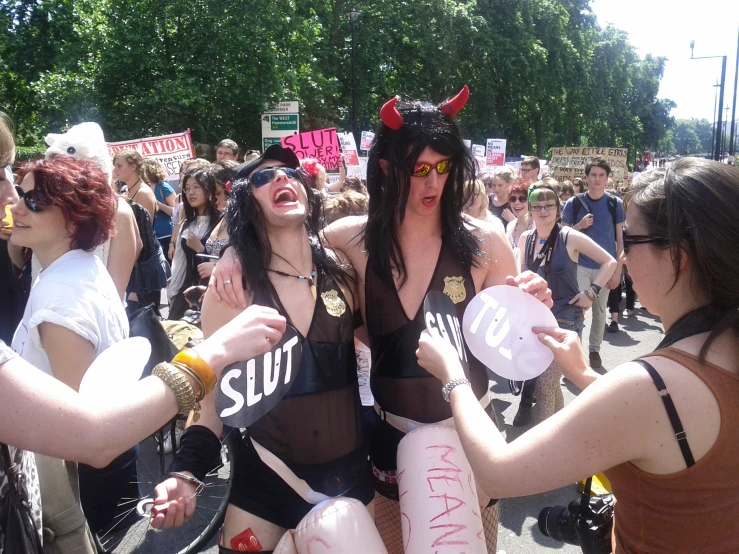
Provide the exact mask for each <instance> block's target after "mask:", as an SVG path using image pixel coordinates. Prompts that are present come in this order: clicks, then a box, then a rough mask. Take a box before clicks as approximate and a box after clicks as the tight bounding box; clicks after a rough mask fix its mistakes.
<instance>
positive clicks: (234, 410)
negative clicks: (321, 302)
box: [215, 325, 302, 428]
mask: <svg viewBox="0 0 739 554" xmlns="http://www.w3.org/2000/svg"><path fill="white" fill-rule="evenodd" d="M301 352H302V349H301V346H300V336H299V335H298V332H297V331H296V330H295V328H294V327H292V326H290V325H288V326H287V328H286V329H285V332H284V333H283V335H282V338H281V339H280V342H278V343H277V344H276V345H275V346H274V347H273V348H272V349H271V350H270V351H269V352H267V353H265V354H263V355H261V356H257V357H256V358H253V359H251V360H248V361H245V362H236V363H235V364H231V365H230V366H228V367H226V368H225V369H224V370H223V373H222V374H221V377H220V379H219V380H218V385H217V386H216V396H215V406H216V413H217V414H218V417H220V418H221V421H222V422H223V423H224V424H226V425H228V426H230V427H235V428H245V427H249V426H250V425H251V424H252V423H254V422H255V421H257V420H259V419H260V418H261V417H262V416H264V415H265V414H266V413H267V412H269V411H270V410H271V409H272V408H274V407H275V406H276V405H277V403H278V402H279V401H280V400H282V398H283V397H284V396H285V394H286V393H287V392H288V391H289V390H290V387H292V385H293V383H294V382H295V378H296V376H297V374H298V368H299V367H300V358H301Z"/></svg>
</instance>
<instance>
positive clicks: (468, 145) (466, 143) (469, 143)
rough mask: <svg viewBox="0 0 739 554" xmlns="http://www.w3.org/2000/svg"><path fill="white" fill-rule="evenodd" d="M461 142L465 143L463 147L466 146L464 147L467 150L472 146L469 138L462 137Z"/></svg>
mask: <svg viewBox="0 0 739 554" xmlns="http://www.w3.org/2000/svg"><path fill="white" fill-rule="evenodd" d="M462 142H464V145H465V147H466V148H467V149H468V150H469V149H470V148H472V141H471V140H467V139H464V140H463V141H462Z"/></svg>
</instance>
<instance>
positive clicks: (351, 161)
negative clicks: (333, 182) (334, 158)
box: [339, 133, 359, 167]
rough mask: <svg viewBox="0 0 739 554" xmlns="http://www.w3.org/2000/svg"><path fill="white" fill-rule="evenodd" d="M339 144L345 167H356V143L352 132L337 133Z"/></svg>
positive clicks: (357, 161)
mask: <svg viewBox="0 0 739 554" xmlns="http://www.w3.org/2000/svg"><path fill="white" fill-rule="evenodd" d="M339 144H340V145H341V151H342V152H343V154H344V161H345V162H346V166H347V167H358V166H359V159H358V156H357V143H356V142H355V141H354V134H353V133H339Z"/></svg>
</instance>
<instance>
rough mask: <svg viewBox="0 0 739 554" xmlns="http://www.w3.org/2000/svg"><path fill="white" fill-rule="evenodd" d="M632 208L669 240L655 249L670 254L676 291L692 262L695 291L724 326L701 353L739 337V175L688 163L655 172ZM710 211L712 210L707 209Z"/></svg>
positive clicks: (637, 189) (641, 181) (640, 185)
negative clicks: (724, 337) (725, 337)
mask: <svg viewBox="0 0 739 554" xmlns="http://www.w3.org/2000/svg"><path fill="white" fill-rule="evenodd" d="M631 204H632V205H633V206H635V207H636V209H637V210H638V212H639V215H640V216H641V219H642V221H643V222H644V224H645V226H646V230H647V234H648V235H650V236H653V237H664V238H666V239H667V240H666V241H665V243H664V244H661V245H659V244H655V245H652V246H653V247H654V248H662V249H667V248H669V249H670V253H671V255H672V265H673V271H674V272H675V281H674V282H673V284H672V286H673V287H674V286H675V284H676V283H677V280H678V279H679V277H680V273H681V271H680V264H681V262H682V259H683V256H684V255H685V256H687V257H688V258H689V259H690V261H691V266H692V267H693V282H692V283H691V285H692V288H693V290H696V291H701V293H702V294H705V295H707V297H708V301H709V304H708V305H709V307H710V308H711V311H712V312H713V313H714V314H715V315H717V317H718V324H717V325H716V327H715V328H714V329H713V331H712V332H711V334H710V335H709V337H708V340H706V342H705V344H704V345H703V348H702V349H701V353H700V356H701V360H705V356H706V354H707V353H708V348H709V347H710V345H711V344H712V343H713V341H714V340H716V338H718V337H719V336H720V335H721V334H722V333H724V332H725V331H727V330H730V329H731V330H733V331H734V332H739V250H738V249H737V248H736V245H737V244H739V218H737V215H736V206H739V169H737V168H734V167H731V166H728V165H725V164H722V163H719V162H714V161H710V160H704V159H700V158H682V159H680V160H677V161H676V162H675V163H674V165H673V166H672V167H671V168H669V169H651V170H648V171H645V172H643V173H641V174H640V175H639V178H638V179H637V181H636V182H635V183H634V196H633V198H632V199H631ZM707 206H710V209H707Z"/></svg>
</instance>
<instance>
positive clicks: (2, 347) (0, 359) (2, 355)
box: [0, 340, 18, 365]
mask: <svg viewBox="0 0 739 554" xmlns="http://www.w3.org/2000/svg"><path fill="white" fill-rule="evenodd" d="M17 355H18V354H16V353H15V352H14V351H13V349H12V348H10V346H8V345H7V344H5V343H4V342H3V341H1V340H0V365H3V364H4V363H5V362H7V361H8V360H10V359H12V358H15V357H16V356H17Z"/></svg>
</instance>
